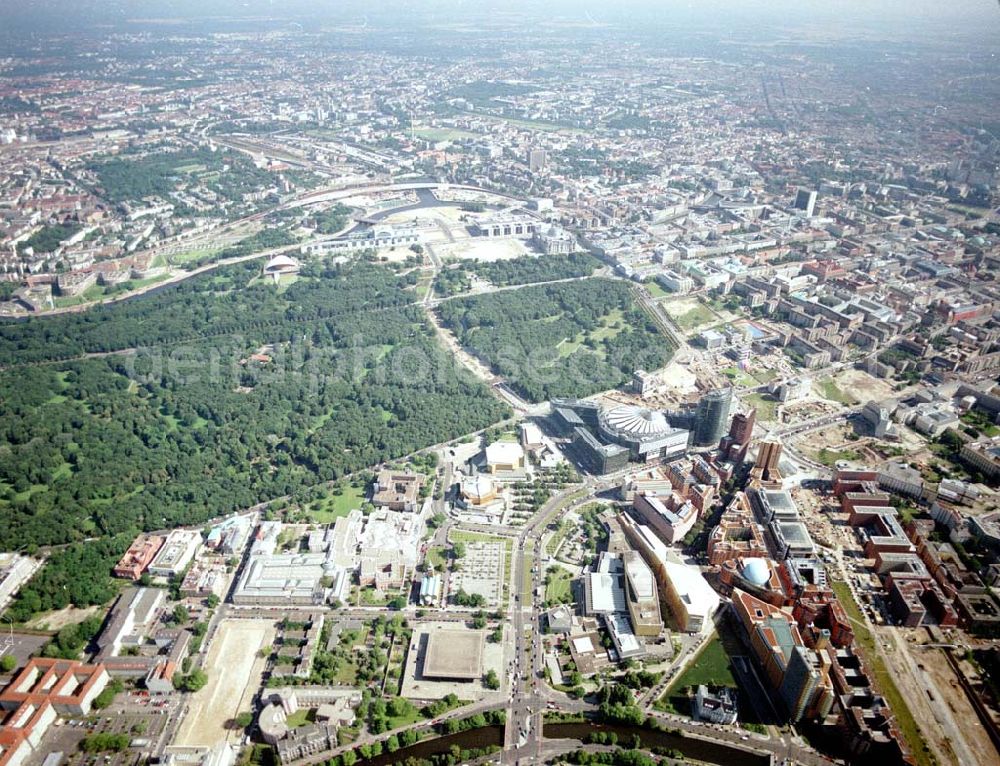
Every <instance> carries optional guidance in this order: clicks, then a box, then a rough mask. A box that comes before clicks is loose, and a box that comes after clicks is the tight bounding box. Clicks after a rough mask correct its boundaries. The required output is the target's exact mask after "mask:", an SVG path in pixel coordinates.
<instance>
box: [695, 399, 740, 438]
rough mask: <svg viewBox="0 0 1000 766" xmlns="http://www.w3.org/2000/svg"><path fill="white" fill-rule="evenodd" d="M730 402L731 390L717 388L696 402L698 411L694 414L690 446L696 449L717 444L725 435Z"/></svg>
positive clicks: (731, 400)
mask: <svg viewBox="0 0 1000 766" xmlns="http://www.w3.org/2000/svg"><path fill="white" fill-rule="evenodd" d="M732 402H733V389H732V388H718V389H716V390H715V391H709V392H708V393H707V394H705V395H704V396H703V397H701V399H700V400H699V401H698V411H697V412H696V413H695V422H694V434H693V435H692V439H691V442H692V444H694V445H695V446H697V447H707V446H708V445H710V444H718V443H719V439H721V438H722V435H723V434H724V433H726V425H727V424H728V421H729V408H730V406H731V405H732Z"/></svg>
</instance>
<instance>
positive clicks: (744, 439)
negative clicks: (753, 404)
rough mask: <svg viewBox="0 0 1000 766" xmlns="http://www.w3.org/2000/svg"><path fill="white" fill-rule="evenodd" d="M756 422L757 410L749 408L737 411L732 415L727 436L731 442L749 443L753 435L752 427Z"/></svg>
mask: <svg viewBox="0 0 1000 766" xmlns="http://www.w3.org/2000/svg"><path fill="white" fill-rule="evenodd" d="M756 422H757V410H756V409H754V408H751V409H750V411H749V412H747V413H743V412H738V413H736V414H735V415H733V423H732V425H731V426H730V427H729V438H730V439H732V443H733V444H749V443H750V439H751V437H752V436H753V427H754V424H755V423H756Z"/></svg>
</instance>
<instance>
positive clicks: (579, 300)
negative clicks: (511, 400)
mask: <svg viewBox="0 0 1000 766" xmlns="http://www.w3.org/2000/svg"><path fill="white" fill-rule="evenodd" d="M439 312H440V314H441V318H442V320H443V322H444V324H445V325H446V326H447V327H448V328H449V329H451V330H452V331H453V332H454V333H455V334H456V335H457V336H458V339H459V340H460V341H461V343H462V345H464V346H466V347H467V348H469V349H470V350H471V351H472V352H473V353H475V354H476V355H477V356H478V357H480V358H481V359H483V360H484V361H485V362H486V363H487V364H489V365H490V367H491V368H492V369H493V370H494V371H495V372H497V373H498V374H500V375H502V376H503V377H504V378H505V379H506V380H507V382H508V383H509V384H510V385H511V387H512V388H513V389H514V390H515V391H517V393H518V394H520V395H521V396H523V397H524V398H526V399H528V400H529V401H533V402H539V401H544V400H545V399H551V398H552V397H554V396H587V395H589V394H593V393H596V392H598V391H603V390H606V389H609V388H615V387H616V386H620V385H622V384H623V383H624V382H626V381H627V380H628V379H629V377H630V376H631V374H632V373H633V372H634V371H635V370H636V369H647V370H655V369H657V368H659V367H662V366H663V365H665V364H666V363H667V362H668V361H669V359H670V355H671V349H670V346H669V345H668V343H667V340H666V339H665V338H664V337H662V336H661V335H660V334H659V333H658V331H657V328H656V325H655V324H653V322H652V320H651V319H649V318H648V317H647V316H646V315H645V314H644V313H643V312H642V311H641V309H639V308H637V307H636V306H635V305H634V303H633V301H632V294H631V291H630V289H629V286H628V285H627V284H626V283H624V282H620V281H612V280H609V279H588V280H583V281H579V282H565V283H560V284H553V285H536V286H531V287H525V288H522V289H520V290H509V291H505V292H495V293H486V294H483V295H478V296H473V297H468V298H457V299H455V300H451V301H446V302H443V303H442V304H441V305H440V308H439Z"/></svg>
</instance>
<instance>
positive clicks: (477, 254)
mask: <svg viewBox="0 0 1000 766" xmlns="http://www.w3.org/2000/svg"><path fill="white" fill-rule="evenodd" d="M437 253H438V255H440V256H441V257H442V258H444V259H449V260H450V259H462V260H471V261H508V260H511V259H512V258H519V257H520V256H522V255H534V252H533V251H531V250H529V249H528V248H527V247H526V246H525V244H524V242H522V241H521V240H518V239H513V238H510V239H485V238H483V239H467V240H463V241H460V242H455V243H454V244H449V245H443V246H441V247H438V248H437Z"/></svg>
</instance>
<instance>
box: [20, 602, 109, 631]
mask: <svg viewBox="0 0 1000 766" xmlns="http://www.w3.org/2000/svg"><path fill="white" fill-rule="evenodd" d="M102 612H104V607H103V606H100V605H97V606H88V607H86V608H85V609H81V608H78V607H75V606H68V607H66V608H65V609H59V610H58V611H55V612H46V613H45V614H40V615H38V616H37V617H35V618H34V619H33V620H31V621H30V622H26V623H25V625H24V626H25V627H26V628H28V629H30V630H60V629H61V628H65V627H66V626H67V625H76V624H77V623H78V622H83V621H84V620H86V619H87V618H88V617H93V616H94V615H96V614H101V613H102Z"/></svg>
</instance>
